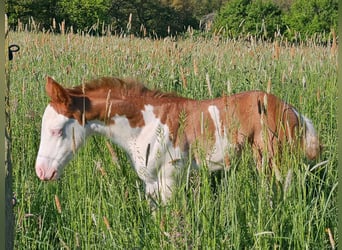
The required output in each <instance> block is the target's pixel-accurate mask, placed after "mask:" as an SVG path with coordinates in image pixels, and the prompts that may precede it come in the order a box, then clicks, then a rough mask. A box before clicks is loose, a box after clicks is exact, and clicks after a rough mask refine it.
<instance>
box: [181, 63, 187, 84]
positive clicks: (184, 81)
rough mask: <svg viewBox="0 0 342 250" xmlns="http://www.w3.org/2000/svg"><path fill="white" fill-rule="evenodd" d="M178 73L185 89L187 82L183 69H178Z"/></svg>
mask: <svg viewBox="0 0 342 250" xmlns="http://www.w3.org/2000/svg"><path fill="white" fill-rule="evenodd" d="M180 73H181V78H182V83H183V87H184V88H186V87H187V80H186V77H185V73H184V69H183V68H182V67H181V68H180Z"/></svg>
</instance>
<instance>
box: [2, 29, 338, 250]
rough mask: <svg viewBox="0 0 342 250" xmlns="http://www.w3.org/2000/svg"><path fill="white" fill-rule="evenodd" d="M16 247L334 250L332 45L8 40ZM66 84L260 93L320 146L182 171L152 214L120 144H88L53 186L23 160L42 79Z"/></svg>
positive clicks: (32, 135)
mask: <svg viewBox="0 0 342 250" xmlns="http://www.w3.org/2000/svg"><path fill="white" fill-rule="evenodd" d="M8 39H9V43H10V44H12V43H15V44H18V45H19V46H20V47H21V50H20V52H19V53H17V54H16V55H15V58H14V60H13V61H11V63H10V83H11V85H10V107H11V129H12V130H11V132H12V159H13V190H14V193H15V196H16V198H17V201H18V203H17V205H16V206H15V207H14V213H15V249H334V248H335V247H337V243H335V242H337V241H338V233H337V201H336V200H337V195H336V194H337V183H338V181H337V165H338V164H337V148H336V144H337V124H336V103H337V53H336V50H335V48H334V46H332V45H331V44H328V45H326V46H320V45H318V44H316V43H315V42H314V41H310V40H308V41H307V42H303V43H299V44H296V45H291V44H289V43H287V42H284V41H281V42H273V43H271V42H263V41H258V40H252V41H246V40H224V39H220V38H218V37H213V38H195V37H192V36H191V34H190V35H189V37H188V38H187V39H180V40H178V41H176V40H173V39H164V40H150V39H138V38H134V37H117V36H103V37H90V36H86V35H83V36H81V35H75V34H64V35H58V34H51V33H35V32H10V33H9V38H8ZM47 75H49V76H52V77H54V78H55V79H56V80H57V81H58V82H60V83H62V84H64V85H65V86H75V85H79V84H81V83H82V82H83V81H86V80H90V79H93V78H96V77H99V76H118V77H133V78H137V79H139V80H140V81H142V82H143V83H144V84H145V85H146V86H148V87H150V88H157V89H160V90H163V91H167V92H175V93H178V94H179V95H182V96H186V97H190V98H195V99H205V98H213V97H217V96H221V95H225V94H233V93H238V92H241V91H245V90H252V89H260V90H269V91H270V92H271V93H273V94H276V95H278V96H279V97H281V98H282V99H284V100H286V101H287V102H289V103H291V104H293V105H294V106H295V107H297V108H298V110H299V111H300V112H301V113H302V114H304V115H306V116H308V117H310V118H311V119H312V121H313V123H314V124H315V127H316V129H317V131H318V133H319V135H320V138H321V140H322V144H323V146H324V148H323V151H322V154H321V156H320V158H319V159H318V160H317V161H315V162H310V161H308V160H306V159H304V158H303V157H302V155H301V154H300V153H298V154H295V153H291V154H290V153H287V154H286V153H285V154H284V156H283V159H282V165H281V167H280V168H279V170H280V172H279V173H273V172H272V173H269V172H268V173H259V172H258V171H257V170H256V167H255V163H254V162H253V158H252V154H251V152H250V150H249V149H248V147H247V146H246V149H245V150H244V151H243V153H242V155H241V156H239V157H233V159H232V166H231V168H230V169H229V170H228V171H224V172H219V173H209V172H208V171H206V169H205V167H203V168H202V169H201V170H199V171H191V173H190V175H189V177H188V178H186V181H184V183H182V184H181V185H180V186H179V187H178V188H177V191H176V192H175V195H174V197H173V198H172V200H171V201H170V202H169V203H168V204H167V205H165V206H162V207H160V208H159V209H158V210H157V211H156V212H155V214H154V215H152V212H151V209H150V207H149V204H148V201H147V200H146V199H145V197H144V190H143V186H142V183H141V181H140V180H139V179H138V177H137V175H136V174H135V172H134V171H133V169H132V167H131V165H130V162H129V159H127V156H126V155H125V153H124V152H122V150H121V149H120V148H117V147H116V146H115V145H113V144H111V143H109V142H108V141H107V140H106V139H104V138H101V137H92V138H90V139H89V140H88V141H87V143H86V145H85V146H84V147H83V148H82V149H81V150H80V151H79V152H78V153H77V154H76V155H75V157H74V159H73V160H72V162H71V163H69V165H68V166H66V168H65V170H64V175H63V177H62V179H61V180H59V181H54V182H42V181H40V180H39V179H38V178H37V176H36V173H35V169H34V164H35V158H36V155H37V151H38V148H39V140H40V123H41V117H42V114H43V111H44V109H45V107H46V105H47V103H48V98H47V96H46V95H45V79H46V76H47Z"/></svg>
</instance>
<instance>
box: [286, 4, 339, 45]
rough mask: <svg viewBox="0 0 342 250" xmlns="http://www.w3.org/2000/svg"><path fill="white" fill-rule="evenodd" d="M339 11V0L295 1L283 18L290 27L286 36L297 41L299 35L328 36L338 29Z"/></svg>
mask: <svg viewBox="0 0 342 250" xmlns="http://www.w3.org/2000/svg"><path fill="white" fill-rule="evenodd" d="M337 9H338V1H337V0H306V1H302V0H294V2H293V4H292V5H291V8H290V11H289V12H288V13H287V14H286V15H284V17H283V20H284V23H285V24H286V25H287V27H288V29H287V30H286V35H287V36H288V37H289V38H292V39H295V38H296V36H297V35H296V34H297V33H301V34H302V35H306V36H309V37H311V36H313V35H314V34H316V33H324V32H325V33H326V36H328V35H329V33H330V31H331V29H335V30H336V27H337ZM326 38H327V37H326Z"/></svg>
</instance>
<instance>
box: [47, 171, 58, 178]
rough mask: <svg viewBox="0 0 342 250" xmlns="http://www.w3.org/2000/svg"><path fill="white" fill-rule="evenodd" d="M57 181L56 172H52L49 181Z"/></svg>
mask: <svg viewBox="0 0 342 250" xmlns="http://www.w3.org/2000/svg"><path fill="white" fill-rule="evenodd" d="M55 179H57V170H54V171H53V172H52V174H51V177H50V178H49V180H55Z"/></svg>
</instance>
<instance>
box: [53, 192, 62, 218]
mask: <svg viewBox="0 0 342 250" xmlns="http://www.w3.org/2000/svg"><path fill="white" fill-rule="evenodd" d="M55 204H56V208H57V211H58V213H60V214H61V213H62V206H61V203H60V201H59V198H58V196H57V194H56V195H55Z"/></svg>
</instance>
